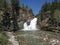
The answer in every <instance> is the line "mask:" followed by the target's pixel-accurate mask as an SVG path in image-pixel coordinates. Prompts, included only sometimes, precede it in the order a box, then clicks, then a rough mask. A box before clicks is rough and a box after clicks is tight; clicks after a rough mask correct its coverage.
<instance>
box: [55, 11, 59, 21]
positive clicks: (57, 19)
mask: <svg viewBox="0 0 60 45" xmlns="http://www.w3.org/2000/svg"><path fill="white" fill-rule="evenodd" d="M54 18H55V19H56V21H58V22H60V11H59V10H55V11H54Z"/></svg>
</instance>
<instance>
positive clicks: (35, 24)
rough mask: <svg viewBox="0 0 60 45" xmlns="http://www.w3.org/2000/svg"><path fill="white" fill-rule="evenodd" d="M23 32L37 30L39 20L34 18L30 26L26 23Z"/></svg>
mask: <svg viewBox="0 0 60 45" xmlns="http://www.w3.org/2000/svg"><path fill="white" fill-rule="evenodd" d="M23 26H24V28H23V30H37V27H36V26H37V18H34V19H32V20H31V21H30V25H28V24H27V22H25V23H24V25H23Z"/></svg>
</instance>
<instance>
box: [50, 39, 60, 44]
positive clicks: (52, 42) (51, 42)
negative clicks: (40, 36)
mask: <svg viewBox="0 0 60 45" xmlns="http://www.w3.org/2000/svg"><path fill="white" fill-rule="evenodd" d="M59 43H60V41H59V40H57V39H50V42H49V44H51V45H60V44H59Z"/></svg>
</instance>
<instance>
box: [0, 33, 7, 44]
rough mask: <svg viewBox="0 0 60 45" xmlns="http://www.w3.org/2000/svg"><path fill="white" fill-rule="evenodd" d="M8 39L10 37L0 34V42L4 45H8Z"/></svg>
mask: <svg viewBox="0 0 60 45" xmlns="http://www.w3.org/2000/svg"><path fill="white" fill-rule="evenodd" d="M7 39H8V37H7V36H6V35H4V34H3V33H1V32H0V41H1V43H2V44H3V45H7V42H8V40H7Z"/></svg>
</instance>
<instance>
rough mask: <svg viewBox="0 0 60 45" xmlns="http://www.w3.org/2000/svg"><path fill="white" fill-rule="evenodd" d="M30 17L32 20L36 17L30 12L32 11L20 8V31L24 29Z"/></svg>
mask: <svg viewBox="0 0 60 45" xmlns="http://www.w3.org/2000/svg"><path fill="white" fill-rule="evenodd" d="M29 17H31V18H33V17H34V16H33V14H32V12H30V9H22V8H20V10H19V16H18V25H19V28H20V29H22V28H23V24H24V22H26V21H27V20H28V19H29Z"/></svg>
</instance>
